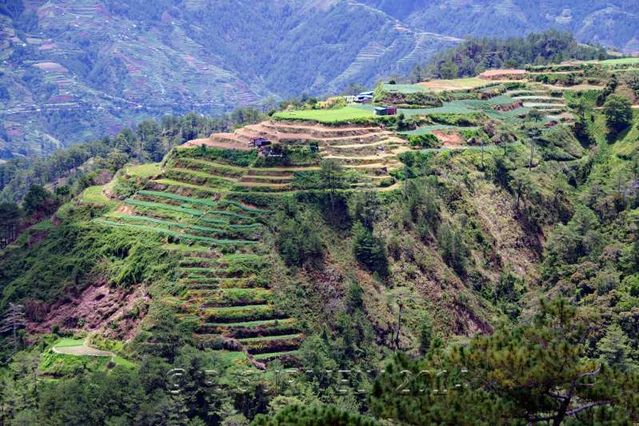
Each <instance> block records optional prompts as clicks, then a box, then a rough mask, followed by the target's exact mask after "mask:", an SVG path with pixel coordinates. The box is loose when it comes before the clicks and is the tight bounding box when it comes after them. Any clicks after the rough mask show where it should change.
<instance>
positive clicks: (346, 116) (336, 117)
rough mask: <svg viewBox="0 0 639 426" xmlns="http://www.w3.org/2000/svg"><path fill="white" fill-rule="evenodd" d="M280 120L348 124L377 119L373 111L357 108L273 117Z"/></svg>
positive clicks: (289, 113) (321, 110) (283, 112)
mask: <svg viewBox="0 0 639 426" xmlns="http://www.w3.org/2000/svg"><path fill="white" fill-rule="evenodd" d="M273 117H274V118H276V119H279V120H306V121H316V122H318V123H329V124H330V123H347V122H349V121H357V120H361V119H367V118H371V119H373V118H375V115H374V113H373V112H372V111H369V110H365V109H362V108H356V107H351V106H349V107H344V108H336V109H311V110H300V111H282V112H277V113H275V114H274V116H273Z"/></svg>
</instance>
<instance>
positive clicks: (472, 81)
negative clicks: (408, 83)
mask: <svg viewBox="0 0 639 426" xmlns="http://www.w3.org/2000/svg"><path fill="white" fill-rule="evenodd" d="M497 84H498V82H495V81H490V80H484V79H481V78H478V77H470V78H459V79H454V80H431V81H425V82H422V83H419V86H422V87H424V88H426V89H427V90H429V91H432V92H436V93H439V92H447V91H450V92H454V91H463V90H473V89H479V88H483V87H490V86H495V85H497Z"/></svg>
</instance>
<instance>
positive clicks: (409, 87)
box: [384, 83, 428, 93]
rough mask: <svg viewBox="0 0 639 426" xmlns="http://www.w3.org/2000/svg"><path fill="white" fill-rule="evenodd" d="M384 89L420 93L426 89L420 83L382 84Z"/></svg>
mask: <svg viewBox="0 0 639 426" xmlns="http://www.w3.org/2000/svg"><path fill="white" fill-rule="evenodd" d="M384 91H386V92H390V93H420V92H427V91H428V89H427V88H426V87H424V86H423V85H420V84H388V83H386V84H384Z"/></svg>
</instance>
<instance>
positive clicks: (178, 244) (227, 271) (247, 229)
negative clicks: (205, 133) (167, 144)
mask: <svg viewBox="0 0 639 426" xmlns="http://www.w3.org/2000/svg"><path fill="white" fill-rule="evenodd" d="M189 151H195V150H192V149H191V150H189ZM187 165H188V166H190V167H191V169H181V168H180V167H179V166H187ZM214 168H219V170H218V174H219V176H215V175H213V174H210V173H211V172H212V170H213V169H214ZM229 170H231V171H229ZM229 170H226V169H224V168H223V166H222V165H219V164H216V163H214V162H208V161H204V160H196V159H193V158H189V157H188V154H186V153H185V154H184V155H183V157H181V158H180V159H177V160H171V161H169V163H167V165H166V167H165V168H164V169H163V171H162V172H161V173H159V174H158V175H157V176H154V179H151V180H150V181H149V183H148V184H147V185H146V186H145V189H142V190H139V191H137V192H136V193H135V194H134V195H133V196H131V197H129V198H127V199H125V200H124V201H123V202H122V203H121V204H120V206H119V207H118V208H117V209H116V210H114V211H112V212H111V213H108V214H106V215H105V216H104V217H101V218H98V219H96V220H95V222H97V223H99V224H102V225H104V226H110V227H126V228H129V229H134V230H139V231H144V232H152V233H156V234H158V235H159V237H160V238H161V239H162V240H163V241H164V243H165V247H166V249H167V250H168V251H169V252H173V253H175V254H177V255H179V256H178V257H179V259H180V260H179V264H178V266H177V267H176V269H175V280H176V283H177V284H178V288H179V289H180V294H179V296H178V297H177V298H176V300H175V302H174V303H175V304H176V306H178V308H179V310H180V312H181V313H182V316H183V318H185V319H189V318H191V319H193V320H194V321H196V322H197V324H198V326H197V332H196V335H195V336H194V337H195V341H196V342H197V343H198V344H199V345H200V346H201V347H203V348H206V347H208V348H213V349H216V350H223V351H233V352H237V353H238V354H242V353H243V354H244V355H245V356H247V357H249V359H250V360H251V361H252V362H253V363H254V365H256V366H258V367H261V368H263V367H264V366H265V363H267V362H269V361H272V360H274V359H279V360H281V361H283V362H285V363H291V362H293V360H294V355H295V350H296V349H297V348H298V347H299V345H300V344H301V342H302V339H303V334H302V333H301V332H300V329H299V327H298V325H297V322H296V320H295V319H293V318H289V317H288V316H287V315H286V313H284V312H282V311H280V310H279V309H278V308H277V307H276V306H275V305H274V304H273V297H272V296H273V290H272V288H271V283H270V282H269V280H268V277H267V275H264V274H262V275H259V276H258V275H257V274H256V273H255V271H264V270H265V268H266V266H267V265H266V264H265V260H264V259H265V258H264V256H262V254H263V251H264V248H263V246H262V244H261V240H262V238H263V236H264V235H265V233H267V232H268V230H267V229H266V226H265V223H266V221H267V218H268V217H269V215H270V211H268V210H265V209H260V208H257V207H254V206H250V205H248V204H246V203H243V202H242V201H237V200H233V199H230V198H227V196H226V192H227V188H228V187H229V186H228V185H225V182H227V179H228V180H230V179H231V178H228V177H225V176H224V173H226V174H227V175H228V174H232V170H234V169H233V168H231V167H229Z"/></svg>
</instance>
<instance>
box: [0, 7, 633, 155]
mask: <svg viewBox="0 0 639 426" xmlns="http://www.w3.org/2000/svg"><path fill="white" fill-rule="evenodd" d="M523 3H525V2H524V1H522V0H505V1H493V2H487V1H485V0H464V1H461V0H441V1H435V2H432V1H424V0H404V1H388V0H361V1H353V0H313V1H307V0H274V1H253V0H156V1H153V2H149V1H147V0H128V1H116V0H50V1H44V0H5V1H4V2H2V3H0V160H2V159H7V158H11V157H13V156H25V155H26V156H30V155H42V154H47V153H49V152H51V151H52V150H54V149H55V148H57V147H60V146H66V145H69V144H71V143H75V142H80V141H83V140H87V139H94V138H98V137H101V136H103V135H105V134H111V133H113V132H115V131H117V130H118V129H120V128H122V127H124V126H128V125H131V124H133V123H135V122H137V121H139V120H140V119H142V118H143V117H148V116H159V115H163V114H168V113H185V112H187V111H198V112H201V113H204V114H219V113H222V112H225V111H229V110H230V109H233V108H235V107H239V106H245V105H254V104H258V103H260V102H261V101H262V100H264V99H266V98H271V97H272V99H277V98H286V97H290V96H298V95H300V94H302V93H306V94H310V95H326V94H330V93H335V92H339V91H341V90H343V89H344V88H345V87H347V86H348V85H349V84H352V83H357V84H363V85H372V84H374V83H375V82H376V81H377V80H379V79H380V78H383V77H386V76H389V75H402V74H407V73H408V71H410V70H411V69H412V67H413V66H414V65H415V64H418V63H424V62H426V61H428V60H429V58H431V57H432V56H433V55H434V54H435V53H437V52H439V51H441V50H442V49H445V48H448V47H452V46H454V45H455V44H456V43H457V42H458V41H459V40H460V37H462V36H465V35H467V34H472V35H477V34H479V35H484V34H491V35H512V34H510V33H512V32H514V33H519V32H521V31H534V30H538V29H543V28H546V27H548V26H549V25H550V24H549V23H548V22H549V21H548V19H545V20H544V19H540V18H539V16H540V14H541V13H546V14H548V13H555V12H556V10H559V9H560V8H561V6H562V5H569V4H570V3H572V2H568V1H566V0H564V1H560V0H549V1H546V2H542V3H543V8H542V9H540V10H539V11H534V10H531V9H534V8H524V7H523V6H522V4H523ZM597 3H599V2H597ZM632 3H633V2H631V1H628V0H616V1H615V2H612V3H611V4H612V6H607V7H603V6H599V7H597V6H592V7H591V6H588V5H580V6H579V10H574V11H573V9H576V8H577V6H570V11H571V12H570V13H571V14H573V15H574V16H575V18H574V21H575V22H576V21H578V20H579V19H582V21H583V19H586V18H587V20H588V21H587V22H589V23H590V24H589V25H590V26H588V25H583V26H576V25H572V26H571V25H568V24H566V25H564V26H562V28H564V29H569V30H573V31H575V32H576V33H577V34H585V33H588V34H589V35H590V32H589V31H588V28H594V27H598V26H599V25H598V22H600V20H601V19H604V20H605V19H608V18H605V17H610V16H613V15H614V13H616V14H617V15H614V16H619V17H620V18H619V19H622V18H621V17H623V19H622V20H624V21H625V20H629V22H628V23H627V24H628V25H626V27H627V28H625V30H624V31H620V30H618V28H621V27H620V25H621V23H619V25H616V26H613V27H611V28H612V29H611V32H614V33H615V34H614V35H610V34H608V35H606V34H604V32H603V30H602V31H600V32H595V33H593V35H592V37H591V38H590V39H584V41H590V40H595V41H597V40H599V41H602V42H604V41H607V40H610V41H611V43H613V44H615V45H617V46H619V47H626V48H627V47H628V46H633V43H635V44H636V43H637V42H636V40H635V41H633V37H635V36H632V37H631V35H632V32H633V31H635V30H634V28H637V26H636V25H634V27H633V24H634V23H636V22H637V21H639V20H634V21H633V20H632V19H634V17H636V15H634V14H636V13H637V9H638V8H639V6H637V5H633V4H632ZM606 4H608V3H606ZM566 8H568V6H565V7H564V8H563V9H561V10H564V9H566ZM610 8H613V9H614V10H615V11H617V12H614V13H613V12H611V11H610V10H609V9H610ZM496 10H497V11H499V10H507V11H512V12H513V13H510V12H509V13H507V14H506V15H507V17H508V19H509V20H512V22H511V24H509V25H511V26H512V28H510V27H508V25H506V26H504V25H505V24H506V20H504V21H503V22H502V21H500V20H499V19H501V17H502V15H499V14H495V11H496ZM522 13H523V15H522ZM566 13H567V12H566ZM611 14H612V15H611ZM571 16H572V15H571ZM577 16H578V17H579V19H577V18H576V17H577ZM582 16H584V17H585V18H582ZM602 16H603V18H602ZM533 18H534V19H533ZM504 19H505V17H504ZM526 19H529V20H530V23H527V24H526V25H524V23H525V22H526ZM571 22H572V21H571ZM584 22H585V21H584ZM615 22H616V21H615ZM562 25H563V24H562ZM606 28H607V27H606Z"/></svg>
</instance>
